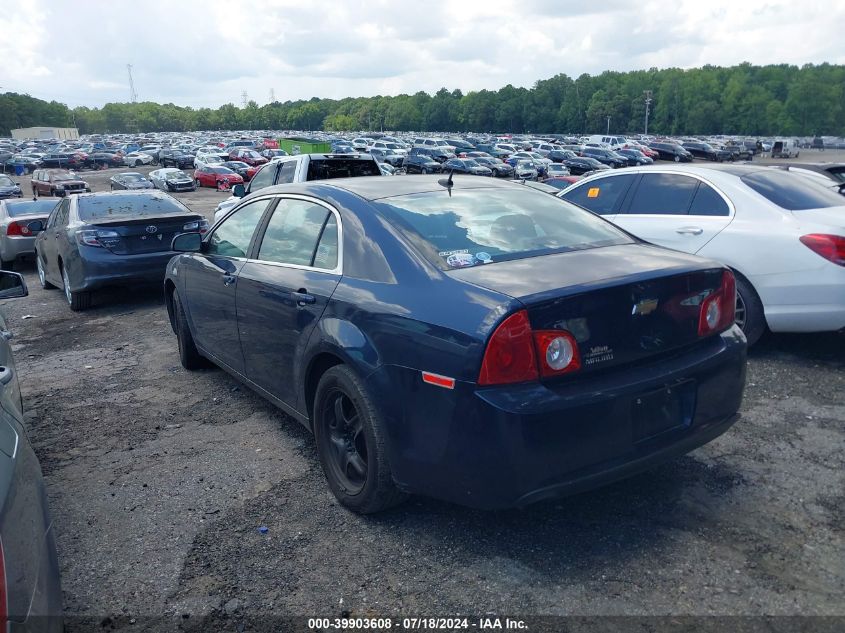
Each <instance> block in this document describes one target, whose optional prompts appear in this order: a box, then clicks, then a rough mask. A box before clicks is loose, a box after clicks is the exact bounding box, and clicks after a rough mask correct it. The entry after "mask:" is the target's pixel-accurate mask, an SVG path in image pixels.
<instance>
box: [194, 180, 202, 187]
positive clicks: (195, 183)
mask: <svg viewBox="0 0 845 633" xmlns="http://www.w3.org/2000/svg"><path fill="white" fill-rule="evenodd" d="M200 187H202V183H201V182H200V181H199V178H194V189H199V188H200Z"/></svg>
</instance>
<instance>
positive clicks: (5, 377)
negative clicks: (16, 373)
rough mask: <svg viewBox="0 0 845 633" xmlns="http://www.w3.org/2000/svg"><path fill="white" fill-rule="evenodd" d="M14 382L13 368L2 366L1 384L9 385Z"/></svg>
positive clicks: (0, 372) (0, 373)
mask: <svg viewBox="0 0 845 633" xmlns="http://www.w3.org/2000/svg"><path fill="white" fill-rule="evenodd" d="M10 382H12V370H11V369H10V368H9V367H0V385H8V384H9V383H10Z"/></svg>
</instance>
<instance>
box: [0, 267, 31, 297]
mask: <svg viewBox="0 0 845 633" xmlns="http://www.w3.org/2000/svg"><path fill="white" fill-rule="evenodd" d="M28 294H29V291H28V290H27V289H26V281H24V278H23V275H21V274H20V273H13V272H12V271H11V270H0V299H14V298H16V297H25V296H27V295H28Z"/></svg>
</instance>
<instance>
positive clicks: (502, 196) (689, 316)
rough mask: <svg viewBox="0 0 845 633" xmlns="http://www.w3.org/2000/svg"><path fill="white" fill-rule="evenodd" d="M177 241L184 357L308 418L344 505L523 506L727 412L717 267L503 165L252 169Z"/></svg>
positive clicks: (704, 434) (735, 353) (710, 433)
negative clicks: (321, 173)
mask: <svg viewBox="0 0 845 633" xmlns="http://www.w3.org/2000/svg"><path fill="white" fill-rule="evenodd" d="M173 250H174V251H177V252H180V253H181V254H178V255H176V256H174V258H173V259H172V260H171V261H170V263H169V264H168V266H167V275H166V278H165V282H164V283H165V297H166V305H167V310H168V314H169V317H170V322H171V325H172V327H173V329H174V331H175V333H176V337H177V341H178V348H179V356H180V360H181V362H182V365H183V366H184V367H186V368H187V369H194V368H198V367H200V366H202V365H203V364H205V363H206V362H207V361H212V362H213V363H214V364H216V365H219V366H220V367H222V368H224V369H225V370H227V371H228V372H230V373H232V374H233V375H234V376H235V377H236V378H238V379H239V380H241V381H243V382H244V383H246V384H247V385H248V386H250V387H251V388H252V389H254V390H256V391H257V392H258V393H260V394H262V395H263V396H264V397H266V398H267V399H268V400H270V401H271V402H273V403H274V404H275V405H277V406H278V407H279V408H280V409H282V410H283V411H285V412H286V413H288V414H290V415H291V416H293V417H294V418H296V419H297V420H299V421H300V422H302V423H303V424H304V425H306V426H307V427H308V428H309V429H311V430H312V431H313V433H314V435H315V438H316V446H317V452H318V455H319V459H320V462H321V464H322V467H323V471H324V473H325V476H326V478H327V480H328V484H329V487H330V489H331V491H332V492H333V493H334V494H335V496H336V497H337V498H338V500H339V501H340V502H341V503H342V504H343V505H345V506H346V507H347V508H350V509H352V510H354V511H357V512H362V513H369V512H376V511H379V510H382V509H384V508H387V507H389V506H391V505H393V504H396V503H398V502H399V501H401V500H402V499H403V497H404V496H405V495H406V494H408V493H416V494H423V495H428V496H432V497H437V498H440V499H445V500H448V501H452V502H457V503H461V504H465V505H469V506H474V507H479V508H502V507H510V506H521V505H525V504H528V503H532V502H535V501H539V500H542V499H546V498H550V497H555V496H558V495H563V494H568V493H572V492H576V491H580V490H584V489H588V488H592V487H595V486H599V485H601V484H604V483H606V482H609V481H612V480H615V479H618V478H621V477H626V476H628V475H630V474H632V473H635V472H638V471H641V470H643V469H646V468H650V467H651V466H653V465H654V464H656V463H658V462H660V461H662V460H665V459H668V458H671V457H673V456H676V455H681V454H684V453H687V452H689V451H691V450H693V449H694V448H696V447H698V446H701V445H702V444H705V443H707V442H709V441H710V440H712V439H713V438H715V437H717V436H718V435H720V434H721V433H723V432H724V431H726V430H727V429H728V428H729V427H730V426H731V425H732V424H733V423H734V421H735V420H736V419H737V410H738V408H739V404H740V400H741V397H742V391H743V386H744V382H745V352H746V343H745V338H744V337H743V335H742V333H741V331H740V330H739V329H738V328H736V327H735V325H734V307H735V306H734V302H735V294H736V292H735V287H734V277H733V275H732V274H731V272H730V270H728V269H727V268H726V267H724V266H722V265H721V264H718V263H715V262H713V261H709V260H705V259H701V258H698V257H695V256H692V255H687V254H683V253H679V252H675V251H670V250H666V249H663V248H661V247H656V246H651V245H648V244H646V243H644V242H641V241H640V240H638V239H637V238H635V237H632V236H631V235H629V234H628V233H626V232H624V231H622V230H621V229H618V228H616V227H614V226H613V225H612V224H610V223H609V222H607V221H605V220H603V219H602V218H600V217H597V216H595V215H593V214H591V213H589V212H587V211H584V210H582V209H580V208H578V207H575V206H573V205H571V204H569V203H566V202H564V201H562V200H560V199H558V198H556V197H554V196H549V195H547V194H544V193H541V192H538V191H533V190H530V189H528V188H527V187H523V186H521V185H520V184H518V183H511V182H503V181H500V180H495V179H483V180H482V179H478V178H474V177H469V176H458V177H455V178H454V179H453V178H452V177H450V178H449V179H445V178H441V179H440V180H438V177H437V176H397V177H394V178H388V179H382V178H350V179H342V180H331V181H317V182H309V183H301V184H291V185H281V186H274V187H267V188H264V189H261V190H260V191H258V192H256V193H255V194H253V195H250V196H247V197H246V198H244V199H243V200H242V201H241V202H240V203H239V205H238V206H236V207H234V208H233V209H232V210H231V211H229V212H228V213H227V214H226V215H225V216H224V217H223V218H221V219H220V220H219V221H218V222H217V223H216V224H215V225H214V227H212V229H211V230H210V231H209V232H208V234H207V235H205V236H204V237H203V236H201V235H199V234H190V235H178V236H176V237H175V238H174V240H173Z"/></svg>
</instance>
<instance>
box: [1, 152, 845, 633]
mask: <svg viewBox="0 0 845 633" xmlns="http://www.w3.org/2000/svg"><path fill="white" fill-rule="evenodd" d="M832 154H833V153H832V152H828V153H826V154H825V155H823V156H824V158H825V159H831V160H832V159H834V158H835V157H834V156H833V155H832ZM802 158H803V155H802ZM142 171H149V169H146V170H142ZM112 173H114V170H110V171H107V172H100V173H86V174H85V176H86V177H87V178H88V179H89V181H90V183H91V184H92V187H93V188H94V190H95V191H96V190H103V189H107V188H108V185H107V178H108V177H109V176H110V175H111V174H112ZM20 180H21V182H22V184H23V185H24V188H25V189H24V190H25V191H27V190H28V188H29V183H28V181H27V179H26V178H21V179H20ZM225 195H226V194H223V193H218V192H216V191H212V190H204V191H201V192H197V193H186V194H180V195H179V197H180V198H181V199H182V200H183V201H185V202H186V203H187V204H188V205H189V206H190V207H191V208H193V209H194V210H196V211H200V212H202V213H204V214H206V215H207V216H208V217H211V216H212V214H213V208H214V205H215V204H216V202H217V201H219V200H220V199H222V198H223V197H225ZM19 270H21V272H23V273H24V275H25V276H26V279H27V283H28V284H29V288H30V295H29V297H27V298H24V299H18V300H14V301H6V302H4V304H3V307H2V309H3V311H4V313H5V315H6V318H7V320H8V324H9V327H10V329H12V330H13V331H14V333H15V339H14V349H15V354H16V359H17V363H18V369H19V375H20V376H21V381H22V390H23V397H24V405H25V409H26V417H27V421H28V424H29V427H30V431H31V439H32V441H33V444H34V446H35V449H36V452H37V453H38V455H39V458H40V460H41V465H42V468H43V470H44V475H45V478H46V481H47V486H48V492H49V497H50V503H51V508H52V513H53V515H54V517H55V520H56V530H57V537H58V547H59V557H60V561H61V570H62V575H63V587H64V594H65V605H66V613H67V614H68V616H72V617H71V619H70V620H69V629H70V630H89V628H90V627H91V626H92V625H93V624H97V626H98V627H99V625H100V623H101V620H102V619H103V618H105V617H106V616H110V619H109V620H106V621H105V622H104V623H103V624H105V625H108V627H109V628H124V627H126V628H127V629H130V628H132V627H134V629H133V630H135V629H137V628H138V626H140V623H141V621H142V620H143V618H144V617H146V616H151V615H162V614H164V615H168V616H173V617H175V618H177V619H178V621H179V622H180V623H181V624H180V626H183V627H184V628H188V629H190V628H192V627H193V628H194V629H195V630H212V629H216V628H220V629H223V628H226V627H228V626H233V625H235V624H236V623H238V622H240V621H241V618H243V617H245V616H247V615H249V616H255V615H269V614H276V615H279V614H280V615H309V616H321V617H336V616H340V615H341V614H342V613H351V614H353V615H359V616H360V615H367V614H370V615H375V614H384V615H389V614H393V615H396V614H405V615H444V616H445V615H454V614H456V613H460V614H482V615H483V614H485V613H488V612H495V613H498V614H523V615H538V614H549V615H554V614H570V615H585V616H594V615H625V614H629V615H630V614H635V615H710V614H718V615H761V614H768V615H839V616H845V601H843V595H845V547H844V546H843V545H845V534H843V526H845V510H843V508H845V492H843V491H845V485H843V466H845V459H843V448H845V428H843V427H844V426H845V424H843V421H845V364H844V363H845V362H844V361H843V359H845V336H842V335H837V334H827V335H801V336H798V335H780V336H772V335H769V336H767V337H765V338H764V339H763V340H762V342H761V343H760V344H759V345H758V346H757V347H755V348H754V349H753V350H752V352H751V354H750V357H749V365H748V387H747V391H746V397H745V402H744V405H743V407H742V414H743V417H742V420H741V421H740V422H739V423H737V425H736V426H735V427H734V428H732V429H731V430H730V431H729V432H728V433H727V434H726V435H724V436H722V437H720V438H719V439H717V440H716V441H714V442H713V443H711V444H710V445H708V446H705V447H703V448H700V449H698V450H696V451H695V452H693V453H692V454H690V455H688V456H685V457H682V458H680V459H677V460H675V461H672V462H670V463H667V464H665V465H663V466H661V467H659V468H656V469H655V470H653V471H651V472H648V473H645V474H642V475H639V476H637V477H635V478H632V479H629V480H627V481H624V482H621V483H618V484H615V485H612V486H609V487H606V488H603V489H600V490H597V491H593V492H590V493H586V494H582V495H578V496H575V497H570V498H567V499H563V500H559V501H557V502H553V503H545V504H541V505H537V506H533V507H530V508H528V509H525V510H519V511H509V512H498V513H485V512H478V511H473V510H467V509H464V508H459V507H455V506H451V505H447V504H443V503H439V502H435V501H430V500H426V499H421V498H414V499H412V500H411V501H410V502H409V503H407V504H406V505H404V506H402V507H400V508H397V509H395V510H393V511H390V512H387V513H385V514H382V515H379V516H375V517H359V516H356V515H353V514H350V513H349V512H347V511H345V510H343V509H342V508H341V507H340V506H339V505H338V504H337V503H336V502H335V501H334V498H333V497H332V496H331V494H330V492H329V491H328V488H327V486H326V484H325V482H324V479H323V475H322V472H321V470H320V466H319V463H318V462H317V458H316V454H315V448H314V443H313V439H312V438H311V436H310V435H309V433H308V432H307V431H305V429H304V428H303V427H301V426H300V425H299V424H298V423H297V422H295V421H293V420H292V419H290V418H288V417H286V416H285V415H284V414H282V413H280V412H279V411H277V410H276V409H275V408H274V407H273V406H272V405H270V404H268V403H267V402H266V401H264V400H263V399H261V398H260V397H258V396H257V395H255V394H253V393H252V392H251V391H249V390H248V389H246V388H245V387H242V386H240V385H239V383H238V382H237V381H235V380H234V379H233V378H231V377H230V376H229V375H227V374H225V373H224V372H222V371H218V370H213V369H209V370H203V371H199V372H191V373H189V372H186V371H185V370H183V369H182V368H181V366H180V365H179V359H178V355H177V350H176V339H175V337H174V336H173V334H172V332H171V331H170V327H169V324H168V322H167V316H166V311H165V308H164V303H163V299H162V297H161V293H160V292H159V291H158V290H157V289H151V290H149V291H145V292H137V291H133V292H128V291H113V292H109V293H101V294H99V295H97V298H96V299H95V305H94V307H93V308H92V309H91V310H90V311H88V312H85V313H80V314H77V313H72V312H71V311H70V310H69V309H68V307H67V305H66V303H65V302H64V300H63V297H62V296H61V294H60V292H59V291H57V290H49V291H45V290H41V288H40V287H39V286H38V281H37V278H36V275H35V273H34V268H33V267H32V266H31V265H30V264H24V265H21V266H19ZM25 315H31V317H32V318H23V317H24V316H25ZM259 526H266V527H267V528H268V532H267V533H266V534H261V533H259V532H258V531H257V528H258V527H259ZM201 616H206V617H207V618H208V619H206V620H202V624H200V621H198V619H199V618H200V617H201Z"/></svg>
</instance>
